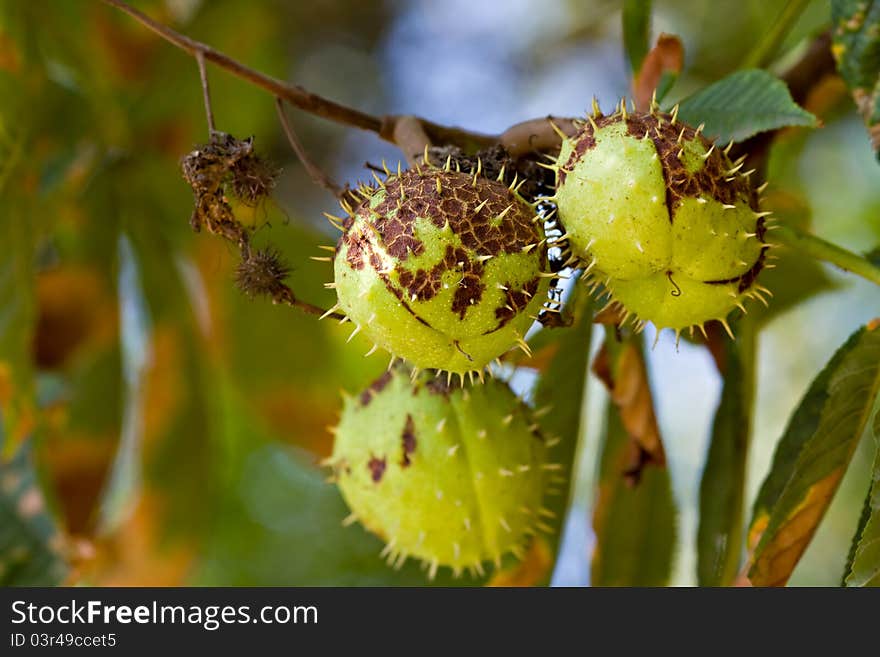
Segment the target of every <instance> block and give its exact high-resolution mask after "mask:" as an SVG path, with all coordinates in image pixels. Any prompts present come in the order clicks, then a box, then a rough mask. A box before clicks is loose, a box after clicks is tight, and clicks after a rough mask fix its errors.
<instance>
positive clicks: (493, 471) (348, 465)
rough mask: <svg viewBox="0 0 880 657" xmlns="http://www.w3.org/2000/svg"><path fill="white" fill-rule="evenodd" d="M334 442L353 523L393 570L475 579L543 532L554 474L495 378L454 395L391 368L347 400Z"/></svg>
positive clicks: (541, 443) (534, 431)
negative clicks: (416, 566) (421, 567)
mask: <svg viewBox="0 0 880 657" xmlns="http://www.w3.org/2000/svg"><path fill="white" fill-rule="evenodd" d="M335 434H336V439H335V443H334V447H333V455H332V457H331V458H330V459H329V463H330V464H331V465H332V467H333V468H334V471H335V478H336V481H337V483H338V486H339V488H340V490H341V491H342V495H343V497H344V498H345V501H346V502H347V503H348V506H349V507H350V509H351V512H352V514H351V516H350V519H351V520H355V519H357V520H358V521H360V522H361V524H363V525H364V527H366V528H367V529H368V530H370V531H371V532H373V533H374V534H376V535H378V536H379V537H380V538H382V539H383V540H384V541H385V542H386V548H385V550H384V551H383V555H384V556H387V557H388V561H389V563H392V564H395V565H397V566H399V565H401V564H402V563H403V562H404V561H405V560H406V558H407V557H413V558H418V559H421V560H422V561H423V562H424V563H425V564H426V565H427V566H428V567H429V573H430V575H431V576H432V577H433V575H434V573H435V572H436V570H437V568H438V567H439V566H449V567H451V568H452V570H453V572H454V573H456V574H458V573H460V572H461V571H463V570H469V571H471V572H477V573H482V572H483V564H484V563H485V562H487V561H491V562H495V563H496V564H498V563H500V559H501V557H502V555H504V554H505V553H508V552H509V553H513V554H515V555H517V556H521V554H522V549H523V548H524V546H525V544H526V542H527V540H528V539H529V537H530V536H531V535H532V534H533V533H534V532H535V531H536V529H538V528H543V527H546V525H543V523H541V522H540V520H539V519H540V517H541V516H542V515H548V512H547V511H546V510H544V509H542V508H541V501H542V498H543V496H544V490H545V483H546V482H547V480H548V477H549V476H553V475H554V474H555V470H556V467H557V466H555V465H552V464H548V463H547V443H546V441H545V439H544V437H543V436H542V434H541V433H540V431H539V430H538V427H537V424H536V423H535V421H534V418H533V415H532V413H531V411H530V409H529V408H528V407H527V406H525V405H524V404H523V403H522V402H520V400H519V399H518V398H517V397H515V396H514V394H513V393H512V392H511V390H510V388H508V386H507V385H506V384H504V383H502V382H500V381H498V380H494V379H492V380H489V381H487V382H486V384H485V385H481V386H472V387H468V388H460V387H458V386H454V387H451V386H448V385H447V384H446V383H445V382H444V380H443V379H440V378H437V377H433V378H432V377H430V376H428V375H427V374H422V376H421V377H419V378H417V379H416V380H415V381H414V382H413V381H411V379H410V376H409V374H408V373H407V372H405V371H401V370H400V369H399V368H394V369H392V370H390V371H389V372H387V373H386V374H385V375H384V376H383V377H381V378H380V379H378V380H377V381H375V382H374V383H373V384H372V385H371V386H370V387H369V388H368V389H367V390H365V391H364V392H363V393H362V394H361V395H360V396H359V397H352V398H349V399H347V400H346V403H345V407H344V410H343V413H342V418H341V421H340V423H339V426H338V427H337V429H336V431H335ZM556 476H558V474H557V475H556Z"/></svg>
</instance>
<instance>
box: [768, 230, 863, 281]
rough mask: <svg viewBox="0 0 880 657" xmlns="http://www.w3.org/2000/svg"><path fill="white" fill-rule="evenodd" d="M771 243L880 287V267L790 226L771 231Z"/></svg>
mask: <svg viewBox="0 0 880 657" xmlns="http://www.w3.org/2000/svg"><path fill="white" fill-rule="evenodd" d="M772 241H774V242H778V243H780V244H784V245H785V246H788V247H791V248H793V249H798V250H799V251H801V252H802V253H805V254H806V255H808V256H810V257H812V258H816V259H817V260H824V261H825V262H830V263H831V264H833V265H837V266H838V267H840V268H841V269H842V270H844V271H848V272H851V273H853V274H856V275H857V276H861V277H862V278H864V279H865V280H868V281H871V282H872V283H874V284H876V285H880V267H875V266H874V265H873V264H871V263H870V262H869V261H868V260H867V259H865V258H863V257H862V256H860V255H858V254H856V253H853V252H852V251H847V250H846V249H844V248H842V247H840V246H837V245H836V244H832V243H831V242H826V241H825V240H823V239H821V238H819V237H816V236H815V235H811V234H809V233H805V232H803V231H801V230H798V229H797V228H792V227H791V226H784V225H780V226H778V227H777V228H776V230H774V231H773V234H772Z"/></svg>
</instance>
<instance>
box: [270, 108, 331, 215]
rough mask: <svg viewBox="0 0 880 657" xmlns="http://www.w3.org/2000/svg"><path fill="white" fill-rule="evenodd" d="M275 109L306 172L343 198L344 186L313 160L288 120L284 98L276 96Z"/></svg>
mask: <svg viewBox="0 0 880 657" xmlns="http://www.w3.org/2000/svg"><path fill="white" fill-rule="evenodd" d="M275 109H276V110H277V111H278V120H279V121H280V122H281V128H282V129H283V130H284V134H285V135H286V136H287V141H288V142H290V147H291V148H292V149H293V152H294V153H296V156H297V157H298V158H299V161H300V162H301V163H302V165H303V167H305V170H306V173H308V174H309V177H310V178H311V179H312V181H313V182H314V183H315V184H316V185H318V186H319V187H323V188H324V189H326V190H327V191H328V192H330V193H331V194H333V196H335V197H336V198H342V197H343V196H344V195H345V192H344V191H343V189H342V187H340V186H339V185H338V184H337V183H335V182H334V181H333V180H331V179H330V176H328V175H327V174H326V173H324V172H323V171H322V170H321V168H320V167H319V166H318V165H317V164H315V163H314V162H313V161H312V160H311V158H310V157H309V156H308V154H307V153H306V151H305V149H304V148H303V145H302V142H300V140H299V138H298V137H297V136H296V133H295V132H294V130H293V127H292V126H291V125H290V122H289V121H288V120H287V115H286V114H285V113H284V100H283V99H281V98H275Z"/></svg>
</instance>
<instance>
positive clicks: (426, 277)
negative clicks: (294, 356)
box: [334, 167, 548, 376]
mask: <svg viewBox="0 0 880 657" xmlns="http://www.w3.org/2000/svg"><path fill="white" fill-rule="evenodd" d="M361 194H362V195H364V196H365V197H366V198H365V199H364V200H363V202H362V203H360V205H358V206H357V207H355V208H353V209H352V211H351V213H350V215H349V217H348V218H347V219H346V220H345V221H344V223H343V230H344V233H343V235H342V236H341V237H340V239H339V243H338V245H337V248H336V254H335V259H334V271H335V287H336V292H337V296H338V308H339V309H341V310H342V312H344V313H345V314H346V315H347V316H348V318H349V319H350V320H351V321H352V322H354V323H355V324H356V325H357V327H358V329H356V330H362V331H363V332H364V333H365V334H366V335H367V336H368V337H369V338H370V339H372V340H373V342H375V343H376V344H377V345H378V346H380V347H383V348H384V349H386V350H387V351H389V352H391V354H393V355H394V356H398V357H401V358H404V359H406V360H408V361H409V362H411V363H412V364H413V365H415V366H416V367H418V368H432V369H437V370H446V371H447V372H454V373H458V374H460V375H462V376H463V375H464V373H466V372H474V371H476V372H481V371H482V370H483V368H484V367H485V366H486V365H488V364H489V363H490V362H491V361H492V360H494V359H495V358H497V357H498V356H500V355H502V354H503V353H505V352H507V351H508V350H510V349H511V348H512V347H514V346H516V345H517V344H523V342H522V339H523V335H524V334H525V332H526V331H527V330H528V328H529V326H530V325H531V324H532V322H533V318H534V316H535V315H537V313H538V312H539V310H540V309H541V306H542V304H543V302H544V301H545V300H546V294H547V287H548V285H547V280H546V279H545V278H543V277H542V274H543V273H544V272H545V270H546V268H547V267H546V262H547V261H546V252H545V249H544V248H543V238H544V235H543V225H542V222H541V220H540V219H539V218H538V217H537V216H536V213H535V211H534V208H532V206H530V205H529V204H528V203H526V202H525V201H523V200H522V199H521V198H520V197H518V196H517V195H516V193H515V192H514V191H513V190H512V189H510V188H508V187H507V186H506V185H504V184H503V183H501V182H497V181H493V180H488V179H486V178H483V177H481V176H479V175H477V174H476V173H474V174H472V175H471V174H465V173H461V172H456V171H449V170H443V169H438V168H433V167H422V168H421V169H420V170H412V169H411V170H408V171H404V172H402V173H398V174H393V175H389V176H388V177H387V179H386V180H385V181H383V182H381V183H380V184H379V185H378V186H376V187H374V188H362V189H361Z"/></svg>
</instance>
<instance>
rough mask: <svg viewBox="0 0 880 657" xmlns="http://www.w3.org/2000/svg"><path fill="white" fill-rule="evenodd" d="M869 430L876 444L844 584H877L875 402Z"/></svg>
mask: <svg viewBox="0 0 880 657" xmlns="http://www.w3.org/2000/svg"><path fill="white" fill-rule="evenodd" d="M878 404H880V397H878ZM871 432H872V433H873V434H874V442H875V444H876V445H877V455H876V456H875V457H874V470H873V472H874V476H873V477H872V481H871V486H870V488H869V489H868V496H867V498H866V499H865V508H864V511H863V513H862V517H861V519H860V521H859V528H858V530H857V531H856V535H855V537H854V539H853V548H854V549H853V551H852V553H851V555H850V556H851V558H850V564H849V565H848V566H847V569H846V575H845V578H846V579H845V584H846V585H847V586H880V409H878V408H877V407H876V406H875V409H874V423H873V427H872V430H871Z"/></svg>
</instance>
